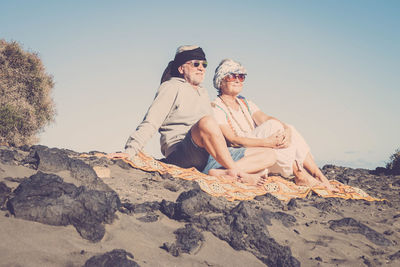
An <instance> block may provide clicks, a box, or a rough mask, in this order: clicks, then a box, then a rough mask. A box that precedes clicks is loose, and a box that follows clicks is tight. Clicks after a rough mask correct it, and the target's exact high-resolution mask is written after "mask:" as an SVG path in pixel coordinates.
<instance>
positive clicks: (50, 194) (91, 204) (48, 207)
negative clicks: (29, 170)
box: [7, 172, 120, 242]
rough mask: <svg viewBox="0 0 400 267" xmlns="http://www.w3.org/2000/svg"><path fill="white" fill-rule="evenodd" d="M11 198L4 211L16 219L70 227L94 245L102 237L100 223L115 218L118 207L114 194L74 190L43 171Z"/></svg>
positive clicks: (77, 188) (25, 182)
mask: <svg viewBox="0 0 400 267" xmlns="http://www.w3.org/2000/svg"><path fill="white" fill-rule="evenodd" d="M13 195H14V196H13V197H12V198H11V199H10V200H9V201H8V202H7V208H8V210H9V211H10V212H11V213H12V214H14V215H15V216H16V217H17V218H22V219H26V220H31V221H37V222H41V223H45V224H50V225H68V224H72V225H73V226H75V228H76V230H77V231H78V232H79V233H80V235H81V236H82V237H83V238H85V239H88V240H90V241H93V242H97V241H100V240H101V239H102V238H103V236H104V233H105V229H104V225H103V224H104V223H111V222H112V221H113V220H114V219H115V218H116V215H115V212H116V211H117V210H118V208H119V206H120V200H119V197H118V195H117V194H116V193H115V192H113V191H96V190H88V189H87V188H86V187H84V186H81V187H76V186H75V185H73V184H70V183H65V182H64V181H63V180H62V178H61V177H59V176H57V175H54V174H46V173H42V172H38V173H37V174H35V175H32V176H31V177H30V178H29V179H26V180H24V181H23V182H22V183H21V184H20V185H19V186H18V187H17V188H16V189H15V191H14V192H13Z"/></svg>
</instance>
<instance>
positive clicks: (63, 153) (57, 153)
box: [24, 145, 111, 191]
mask: <svg viewBox="0 0 400 267" xmlns="http://www.w3.org/2000/svg"><path fill="white" fill-rule="evenodd" d="M75 154H76V153H75V152H73V151H68V150H62V149H58V148H48V147H46V146H41V145H38V146H32V148H31V151H30V153H29V155H28V156H27V157H26V158H25V160H24V163H25V164H28V165H30V166H32V167H33V168H34V169H37V170H39V171H43V172H59V171H64V170H66V171H69V172H70V173H71V176H72V177H73V178H75V179H77V180H78V181H79V182H81V184H82V185H84V186H86V187H87V188H89V189H95V190H101V191H111V189H110V188H109V187H108V186H107V185H106V184H105V183H104V182H103V181H102V180H100V179H99V178H98V177H97V174H96V172H95V171H94V170H93V168H92V167H91V166H90V165H89V164H87V163H85V162H84V161H83V160H81V159H76V158H71V157H70V156H73V155H75Z"/></svg>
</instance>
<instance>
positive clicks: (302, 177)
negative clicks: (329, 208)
mask: <svg viewBox="0 0 400 267" xmlns="http://www.w3.org/2000/svg"><path fill="white" fill-rule="evenodd" d="M294 182H295V184H297V185H301V186H309V187H319V186H323V184H322V183H321V182H320V181H318V180H317V179H315V178H314V177H313V176H311V175H310V174H309V173H308V172H307V171H297V172H295V173H294Z"/></svg>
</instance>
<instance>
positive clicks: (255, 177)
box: [208, 169, 268, 186]
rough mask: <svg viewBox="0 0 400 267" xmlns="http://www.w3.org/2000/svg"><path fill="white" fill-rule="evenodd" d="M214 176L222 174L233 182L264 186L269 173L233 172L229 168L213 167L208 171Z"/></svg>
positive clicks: (221, 175)
mask: <svg viewBox="0 0 400 267" xmlns="http://www.w3.org/2000/svg"><path fill="white" fill-rule="evenodd" d="M208 174H209V175H212V176H220V177H223V178H224V179H226V180H228V181H232V182H241V183H245V184H250V185H256V186H262V185H264V183H265V182H266V179H267V178H268V175H267V174H263V173H261V174H248V173H243V172H239V173H233V172H232V170H227V169H211V170H210V171H209V172H208Z"/></svg>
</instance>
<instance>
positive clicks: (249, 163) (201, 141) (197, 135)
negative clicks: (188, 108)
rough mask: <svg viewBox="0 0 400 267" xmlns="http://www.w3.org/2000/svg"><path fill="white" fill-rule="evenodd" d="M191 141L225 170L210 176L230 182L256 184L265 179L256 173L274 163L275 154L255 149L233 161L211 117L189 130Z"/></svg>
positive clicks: (203, 119) (202, 119)
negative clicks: (224, 178) (223, 177)
mask: <svg viewBox="0 0 400 267" xmlns="http://www.w3.org/2000/svg"><path fill="white" fill-rule="evenodd" d="M191 134H192V139H193V141H194V142H195V143H196V145H198V146H199V147H203V148H205V149H206V150H207V152H208V153H209V154H210V155H211V156H213V157H214V158H215V159H216V160H217V162H218V163H220V164H221V165H222V166H223V167H224V168H226V170H222V171H221V170H216V171H212V170H210V171H209V174H210V175H216V174H217V173H218V174H217V175H224V176H225V177H226V178H229V179H232V180H238V179H239V180H241V181H244V182H246V183H252V184H254V183H256V184H257V183H258V182H259V181H262V180H263V179H265V177H264V176H262V175H258V174H254V175H251V174H249V173H256V172H258V171H260V170H263V169H265V168H267V167H268V166H271V165H272V164H274V163H275V161H276V158H275V154H274V153H273V151H272V150H271V149H262V148H260V149H257V150H254V151H253V150H250V152H246V154H245V156H244V157H243V158H242V159H240V160H239V161H237V162H235V161H233V159H232V157H231V154H230V152H229V150H228V148H227V146H226V141H225V137H224V136H223V134H222V132H221V130H220V128H219V125H218V124H217V122H216V121H215V120H214V118H213V117H211V116H205V117H203V118H201V119H200V120H199V121H198V122H197V123H196V124H195V125H194V126H193V127H192V129H191ZM257 177H258V178H257Z"/></svg>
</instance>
